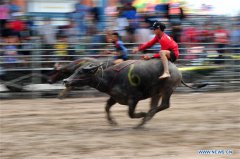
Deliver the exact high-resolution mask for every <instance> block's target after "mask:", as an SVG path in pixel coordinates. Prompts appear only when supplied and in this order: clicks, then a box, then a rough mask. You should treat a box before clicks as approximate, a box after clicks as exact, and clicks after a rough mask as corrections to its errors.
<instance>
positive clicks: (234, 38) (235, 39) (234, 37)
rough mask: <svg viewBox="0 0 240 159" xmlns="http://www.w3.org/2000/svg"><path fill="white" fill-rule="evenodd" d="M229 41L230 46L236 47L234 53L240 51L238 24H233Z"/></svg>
mask: <svg viewBox="0 0 240 159" xmlns="http://www.w3.org/2000/svg"><path fill="white" fill-rule="evenodd" d="M230 41H231V45H232V47H234V48H236V49H235V50H234V53H240V49H237V48H240V25H238V24H235V25H234V26H233V29H232V31H231V32H230Z"/></svg>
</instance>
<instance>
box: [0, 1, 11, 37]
mask: <svg viewBox="0 0 240 159" xmlns="http://www.w3.org/2000/svg"><path fill="white" fill-rule="evenodd" d="M9 13H10V9H9V6H8V4H7V3H6V2H4V1H0V36H1V35H2V34H3V29H4V27H5V24H6V23H7V20H8V19H9V18H10V14H9Z"/></svg>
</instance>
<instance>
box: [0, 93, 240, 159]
mask: <svg viewBox="0 0 240 159" xmlns="http://www.w3.org/2000/svg"><path fill="white" fill-rule="evenodd" d="M239 95H240V94H239V92H235V93H216V94H212V93H211V94H208V93H195V94H174V95H173V96H172V100H171V108H170V109H168V110H165V111H163V112H160V113H158V114H157V115H156V116H155V117H154V119H152V120H151V121H150V122H149V123H147V125H146V126H145V128H144V129H140V130H136V129H133V127H134V126H136V125H137V124H138V123H139V122H140V119H130V118H129V117H128V116H127V107H125V106H120V105H116V106H114V107H113V109H112V113H113V116H114V117H115V119H116V120H117V121H118V123H119V125H118V126H116V127H112V126H109V124H108V123H107V122H106V120H105V112H104V105H105V101H106V99H107V98H105V97H101V98H78V99H76V98H75V99H65V100H58V99H35V100H3V101H1V105H0V111H1V112H0V113H1V114H0V116H1V127H0V128H1V129H0V142H1V145H0V155H1V156H0V158H1V159H88V158H90V159H112V158H113V159H118V158H130V159H135V158H138V159H142V158H151V159H205V158H211V159H240V115H239V114H240V98H239ZM148 107H149V100H145V101H142V102H140V103H139V105H138V109H137V111H139V110H144V111H146V110H148ZM198 150H224V153H226V152H227V150H231V151H232V154H231V155H230V154H228V155H227V154H218V155H216V154H212V155H210V154H208V155H203V154H199V153H198ZM228 152H230V151H228Z"/></svg>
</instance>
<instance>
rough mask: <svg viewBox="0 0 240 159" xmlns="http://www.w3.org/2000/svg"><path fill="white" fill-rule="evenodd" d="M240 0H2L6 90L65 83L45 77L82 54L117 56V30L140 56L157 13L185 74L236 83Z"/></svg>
mask: <svg viewBox="0 0 240 159" xmlns="http://www.w3.org/2000/svg"><path fill="white" fill-rule="evenodd" d="M239 6H240V2H239V1H238V0H228V1H219V0H199V1H191V0H148V1H146V0H51V1H49V0H48V1H47V0H1V1H0V55H1V57H0V64H1V65H0V77H1V84H2V85H1V88H0V90H1V97H2V98H5V97H9V95H6V93H9V91H11V92H19V91H25V92H27V91H30V92H36V91H39V90H41V91H49V89H50V90H51V89H62V88H63V86H62V84H61V83H59V84H58V85H57V84H55V85H48V84H47V82H46V80H44V79H45V78H46V77H47V76H48V75H49V72H50V71H51V70H52V68H53V66H54V65H56V64H66V63H68V62H71V61H73V60H75V59H78V58H81V57H96V58H99V59H105V60H106V59H108V60H110V59H112V56H113V55H104V51H105V50H113V45H112V44H111V43H109V41H108V39H107V35H108V34H110V33H111V32H113V31H116V32H118V33H119V34H120V35H121V39H122V41H123V42H124V43H125V45H126V46H127V48H128V50H129V53H130V57H131V58H132V59H136V58H140V55H139V54H137V55H133V54H131V50H132V49H133V48H134V47H136V46H138V45H139V44H142V43H145V42H147V41H148V40H150V39H151V38H152V37H153V36H154V34H153V32H152V31H151V30H149V26H150V25H151V24H152V23H153V22H154V21H155V20H159V21H162V22H164V23H165V24H166V25H167V29H166V33H167V34H169V35H170V36H172V37H173V39H174V40H175V41H177V42H178V43H179V47H180V54H181V56H180V59H179V60H178V61H177V63H176V65H177V66H178V67H179V68H180V69H181V71H182V72H183V76H184V80H186V81H187V82H208V83H209V86H208V89H206V91H209V90H236V89H238V88H239V84H240V80H239V77H240V75H239V74H240V73H239V63H240V62H239V59H240V54H239V53H240V7H239ZM159 47H160V46H159V45H156V46H154V47H153V48H151V49H149V50H147V51H145V52H144V53H147V54H152V53H156V52H157V51H158V50H159V49H160V48H159ZM36 84H37V85H36ZM179 90H181V88H180V89H179ZM54 92H56V91H54ZM38 94H39V92H38ZM21 95H22V93H21ZM41 95H42V93H40V96H41ZM38 96H39V95H38ZM14 97H16V96H14Z"/></svg>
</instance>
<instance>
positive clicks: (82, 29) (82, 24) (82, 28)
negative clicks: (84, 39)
mask: <svg viewBox="0 0 240 159" xmlns="http://www.w3.org/2000/svg"><path fill="white" fill-rule="evenodd" d="M74 7H75V11H74V12H73V14H72V18H73V20H74V21H75V22H76V24H77V27H78V29H79V33H80V35H81V36H83V35H86V33H87V26H86V19H85V18H86V16H87V14H88V12H89V11H90V8H89V7H88V6H86V5H84V4H83V1H82V0H79V1H78V3H76V4H75V6H74Z"/></svg>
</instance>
